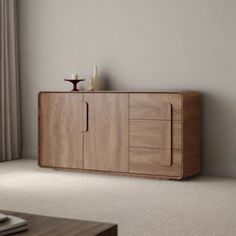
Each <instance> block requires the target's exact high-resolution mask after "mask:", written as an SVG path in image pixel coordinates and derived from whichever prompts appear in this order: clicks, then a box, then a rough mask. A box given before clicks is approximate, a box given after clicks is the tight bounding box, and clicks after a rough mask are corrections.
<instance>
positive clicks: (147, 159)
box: [130, 148, 182, 177]
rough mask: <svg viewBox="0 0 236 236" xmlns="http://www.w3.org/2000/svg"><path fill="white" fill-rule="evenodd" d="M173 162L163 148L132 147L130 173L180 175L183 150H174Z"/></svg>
mask: <svg viewBox="0 0 236 236" xmlns="http://www.w3.org/2000/svg"><path fill="white" fill-rule="evenodd" d="M172 152H173V153H172V163H171V165H168V162H169V159H168V155H165V153H164V152H163V150H161V149H151V148H130V173H139V174H150V175H160V176H162V175H163V176H174V177H180V176H181V175H182V170H181V158H182V150H173V151H172Z"/></svg>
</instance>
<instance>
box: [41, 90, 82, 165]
mask: <svg viewBox="0 0 236 236" xmlns="http://www.w3.org/2000/svg"><path fill="white" fill-rule="evenodd" d="M39 101H40V103H39V106H40V108H39V117H40V119H39V127H40V128H39V164H40V165H41V166H51V167H58V166H60V167H65V168H71V167H74V168H82V167H83V133H82V95H81V94H73V93H68V94H59V93H55V94H49V93H41V94H40V100H39Z"/></svg>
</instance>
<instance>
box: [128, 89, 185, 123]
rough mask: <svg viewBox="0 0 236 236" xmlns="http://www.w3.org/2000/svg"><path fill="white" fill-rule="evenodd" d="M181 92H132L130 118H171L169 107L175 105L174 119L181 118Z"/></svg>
mask: <svg viewBox="0 0 236 236" xmlns="http://www.w3.org/2000/svg"><path fill="white" fill-rule="evenodd" d="M181 101H182V100H181V95H180V94H161V93H156V94H155V93H146V94H142V93H137V94H135V93H134V94H130V119H158V120H169V119H170V116H169V109H168V106H166V104H171V105H172V107H173V114H172V119H173V120H181V119H182V117H181V115H182V105H181Z"/></svg>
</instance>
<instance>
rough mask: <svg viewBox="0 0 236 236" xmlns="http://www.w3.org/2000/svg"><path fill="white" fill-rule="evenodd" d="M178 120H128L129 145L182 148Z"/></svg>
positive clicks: (180, 124)
mask: <svg viewBox="0 0 236 236" xmlns="http://www.w3.org/2000/svg"><path fill="white" fill-rule="evenodd" d="M181 126H182V123H181V122H180V121H174V122H170V121H160V120H130V146H131V147H144V148H161V149H172V148H173V149H182V143H181V142H182V141H181V140H182V138H181V136H182V132H181Z"/></svg>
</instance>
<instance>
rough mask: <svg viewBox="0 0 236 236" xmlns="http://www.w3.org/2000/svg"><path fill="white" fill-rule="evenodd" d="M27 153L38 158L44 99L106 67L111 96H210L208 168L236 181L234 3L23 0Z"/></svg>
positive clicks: (205, 125) (206, 117)
mask: <svg viewBox="0 0 236 236" xmlns="http://www.w3.org/2000/svg"><path fill="white" fill-rule="evenodd" d="M19 5H20V6H19V10H20V16H19V17H20V46H21V52H20V59H21V64H20V68H21V86H22V122H23V152H24V155H25V156H26V157H27V156H36V150H37V93H38V92H39V91H41V90H67V89H69V88H70V86H69V85H67V84H66V83H64V81H63V79H64V78H65V77H66V76H68V75H69V74H70V73H71V72H77V71H79V72H81V73H82V74H83V75H84V76H85V77H86V78H88V76H89V75H90V73H91V70H92V65H93V64H94V63H96V64H97V65H98V66H99V69H100V74H101V75H102V77H105V78H107V80H108V81H107V83H108V84H109V86H108V87H109V88H111V89H119V90H120V89H121V90H133V89H139V90H144V89H145V90H146V89H147V90H148V89H151V90H160V89H161V90H163V89H168V90H170V89H190V90H199V91H201V92H202V93H203V97H202V98H203V165H204V172H205V173H207V174H217V175H228V176H230V175H231V176H233V175H234V176H236V94H235V89H236V27H235V22H236V14H235V12H236V1H235V0H20V1H19Z"/></svg>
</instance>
